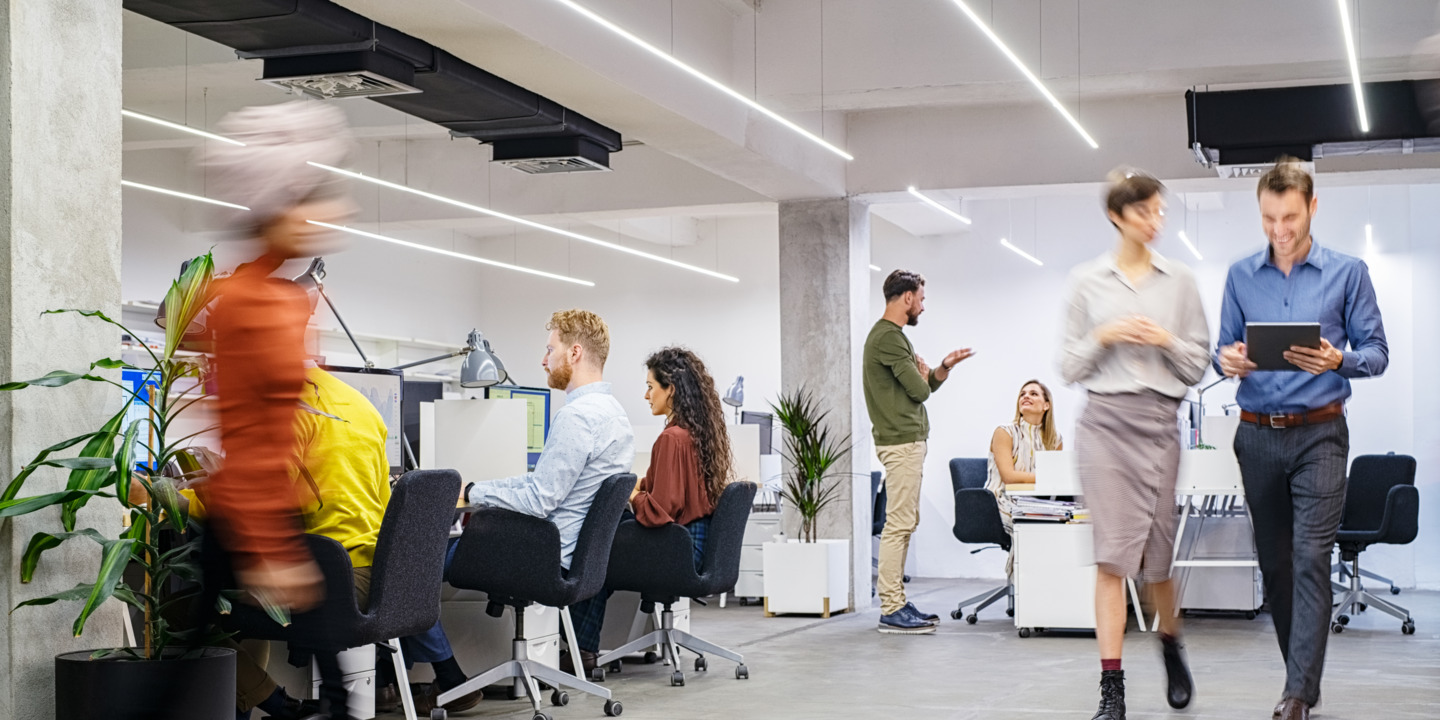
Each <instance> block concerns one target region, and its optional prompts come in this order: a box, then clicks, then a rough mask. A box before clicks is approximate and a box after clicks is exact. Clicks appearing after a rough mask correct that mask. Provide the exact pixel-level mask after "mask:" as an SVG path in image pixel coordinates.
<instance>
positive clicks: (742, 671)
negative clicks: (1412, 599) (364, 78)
mask: <svg viewBox="0 0 1440 720" xmlns="http://www.w3.org/2000/svg"><path fill="white" fill-rule="evenodd" d="M1411 632H1414V627H1413V626H1412V627H1411ZM735 679H736V680H749V679H750V668H747V667H745V666H744V665H740V666H738V667H736V668H735Z"/></svg>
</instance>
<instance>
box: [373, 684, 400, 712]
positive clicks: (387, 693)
mask: <svg viewBox="0 0 1440 720" xmlns="http://www.w3.org/2000/svg"><path fill="white" fill-rule="evenodd" d="M399 709H400V691H399V690H396V689H395V683H390V684H389V685H386V686H385V687H382V688H380V689H379V690H377V691H375V712H377V713H392V712H395V711H397V710H399Z"/></svg>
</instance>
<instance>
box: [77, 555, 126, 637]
mask: <svg viewBox="0 0 1440 720" xmlns="http://www.w3.org/2000/svg"><path fill="white" fill-rule="evenodd" d="M134 545H135V541H134V540H131V539H129V538H126V539H124V540H112V541H110V542H109V544H108V545H106V546H105V552H104V554H103V555H101V557H100V572H99V575H98V577H97V579H96V581H95V586H94V587H93V588H92V589H91V591H90V597H89V599H87V600H86V601H85V607H83V608H81V609H80V617H78V618H75V626H74V630H75V637H80V634H81V633H83V632H85V621H87V620H89V619H90V613H93V612H95V608H97V607H100V603H103V602H105V601H106V600H108V599H110V596H111V595H114V594H115V586H116V584H118V583H119V582H120V576H121V575H123V574H124V573H125V564H126V563H127V562H129V561H130V551H131V549H132V548H133V547H134Z"/></svg>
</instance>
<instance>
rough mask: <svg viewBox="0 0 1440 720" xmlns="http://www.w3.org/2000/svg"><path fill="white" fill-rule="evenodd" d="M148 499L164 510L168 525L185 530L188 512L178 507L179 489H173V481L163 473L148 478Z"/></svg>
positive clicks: (181, 530)
mask: <svg viewBox="0 0 1440 720" xmlns="http://www.w3.org/2000/svg"><path fill="white" fill-rule="evenodd" d="M150 501H151V502H152V503H154V504H156V505H158V506H160V508H161V509H163V510H164V511H165V517H166V519H167V520H169V522H170V526H171V527H173V528H175V529H176V530H178V531H180V532H185V524H186V520H188V519H189V518H188V514H187V513H186V512H185V510H184V508H181V507H180V491H178V490H176V489H175V481H174V480H171V479H170V478H168V477H165V476H163V475H161V476H159V477H152V478H150Z"/></svg>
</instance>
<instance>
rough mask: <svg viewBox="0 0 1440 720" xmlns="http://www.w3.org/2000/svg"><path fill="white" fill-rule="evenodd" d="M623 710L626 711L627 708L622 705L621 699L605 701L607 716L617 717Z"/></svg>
mask: <svg viewBox="0 0 1440 720" xmlns="http://www.w3.org/2000/svg"><path fill="white" fill-rule="evenodd" d="M622 712H625V708H624V707H622V706H621V705H620V701H619V700H606V701H605V717H617V716H619V715H620V713H622Z"/></svg>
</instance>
